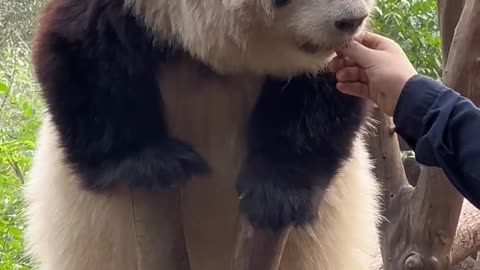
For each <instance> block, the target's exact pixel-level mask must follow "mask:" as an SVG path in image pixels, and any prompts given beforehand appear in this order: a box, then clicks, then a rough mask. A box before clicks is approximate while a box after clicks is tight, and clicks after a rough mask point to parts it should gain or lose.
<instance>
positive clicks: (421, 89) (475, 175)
mask: <svg viewBox="0 0 480 270" xmlns="http://www.w3.org/2000/svg"><path fill="white" fill-rule="evenodd" d="M393 120H394V123H395V125H396V132H397V133H398V134H399V135H400V136H401V137H402V138H403V139H404V140H405V141H406V142H407V143H408V144H409V145H410V147H411V148H412V149H413V150H414V151H415V156H416V159H417V161H418V162H419V163H421V164H424V165H427V166H435V167H440V168H442V169H443V171H444V172H445V174H446V175H447V177H448V178H449V180H450V181H451V182H452V184H453V185H454V186H455V187H456V188H457V189H458V191H459V192H461V193H462V194H463V196H464V197H465V198H467V199H468V200H469V201H470V202H471V203H472V204H474V205H475V206H476V207H478V208H480V140H479V137H480V109H479V108H478V107H476V106H475V105H474V104H473V103H472V102H471V101H470V100H468V99H467V98H465V97H462V96H461V95H460V94H458V93H457V92H455V91H453V90H452V89H450V88H448V87H446V86H444V85H442V84H441V83H439V82H437V81H434V80H433V79H430V78H428V77H425V76H420V75H415V76H413V77H412V78H411V79H409V80H408V81H407V82H406V84H405V87H404V88H403V91H402V92H401V94H400V97H399V99H398V102H397V105H396V107H395V111H394V114H393Z"/></svg>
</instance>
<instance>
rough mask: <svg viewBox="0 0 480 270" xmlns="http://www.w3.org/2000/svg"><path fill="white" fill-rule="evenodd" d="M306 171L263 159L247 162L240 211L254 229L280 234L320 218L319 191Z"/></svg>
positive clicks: (239, 184)
mask: <svg viewBox="0 0 480 270" xmlns="http://www.w3.org/2000/svg"><path fill="white" fill-rule="evenodd" d="M308 177H310V176H307V175H306V174H305V172H304V171H302V170H301V169H299V168H298V167H295V166H288V164H287V165H285V164H283V165H282V166H280V165H278V164H275V163H274V162H271V161H268V160H266V159H262V158H256V159H251V160H249V161H247V164H246V166H245V167H244V169H243V170H242V173H241V175H240V178H239V180H238V182H237V192H238V195H239V198H240V209H241V211H242V213H243V214H245V215H246V217H247V218H248V220H249V221H250V222H251V223H252V225H253V226H255V227H257V228H261V229H263V230H267V231H274V232H278V231H281V230H283V229H285V228H286V227H288V226H295V227H297V226H300V227H302V226H304V225H307V224H310V223H312V222H314V221H315V219H316V218H317V205H318V204H317V200H315V199H314V198H315V196H314V195H315V194H318V193H317V192H319V190H318V189H317V188H316V187H314V186H313V185H311V184H309V183H311V181H310V180H309V179H307V178H308Z"/></svg>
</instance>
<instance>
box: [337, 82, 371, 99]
mask: <svg viewBox="0 0 480 270" xmlns="http://www.w3.org/2000/svg"><path fill="white" fill-rule="evenodd" d="M337 89H338V90H339V91H340V92H342V93H344V94H347V95H351V96H357V97H361V98H365V99H369V98H370V96H369V92H368V85H367V84H364V83H360V82H338V83H337Z"/></svg>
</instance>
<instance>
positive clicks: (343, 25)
mask: <svg viewBox="0 0 480 270" xmlns="http://www.w3.org/2000/svg"><path fill="white" fill-rule="evenodd" d="M366 18H367V16H362V17H355V18H345V19H341V20H338V21H335V27H336V28H337V29H338V30H340V31H342V32H347V33H353V32H355V31H356V30H357V29H358V28H359V27H360V25H362V23H363V21H364V20H365V19H366Z"/></svg>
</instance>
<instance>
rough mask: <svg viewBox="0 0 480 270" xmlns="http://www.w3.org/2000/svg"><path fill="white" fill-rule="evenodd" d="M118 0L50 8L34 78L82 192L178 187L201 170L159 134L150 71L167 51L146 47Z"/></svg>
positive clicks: (71, 0)
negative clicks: (119, 187) (123, 186)
mask: <svg viewBox="0 0 480 270" xmlns="http://www.w3.org/2000/svg"><path fill="white" fill-rule="evenodd" d="M122 2H123V1H111V0H91V1H77V0H57V1H54V2H53V3H51V4H50V6H48V7H47V11H46V15H45V16H44V17H43V21H42V22H41V25H42V28H41V29H40V31H39V35H38V38H39V40H38V42H37V46H36V48H35V55H34V61H35V67H36V71H37V74H38V78H39V81H40V83H41V85H42V89H43V94H44V97H45V100H46V102H47V105H48V109H49V111H50V113H51V114H52V115H53V121H54V123H55V125H56V126H57V128H58V129H59V132H60V136H61V140H60V141H61V143H62V146H63V147H64V148H65V150H66V151H65V152H66V155H67V157H66V159H67V161H68V162H69V163H70V164H72V165H73V166H74V167H75V170H76V171H77V172H78V173H79V174H80V175H81V176H82V179H83V181H84V183H83V184H85V186H86V187H88V188H91V189H95V190H101V189H104V188H107V187H110V186H112V185H114V184H115V183H127V184H129V185H133V186H142V187H161V188H165V187H170V186H175V185H179V184H181V183H183V182H185V181H187V180H188V179H190V177H191V175H192V174H194V173H205V172H207V171H208V166H207V164H206V162H205V161H204V160H203V159H202V158H201V157H200V156H199V155H198V154H197V153H196V152H195V151H194V150H193V149H192V148H191V147H190V146H189V145H187V144H186V143H184V142H181V141H179V140H177V139H174V138H171V137H170V136H169V134H168V132H167V126H166V121H165V119H164V116H163V115H164V114H163V105H162V104H161V102H160V101H161V97H160V92H159V89H158V85H157V83H156V71H157V70H158V66H159V65H160V64H161V63H164V62H166V61H168V59H169V58H171V57H174V55H175V52H174V51H172V50H171V49H169V48H167V47H164V46H160V45H161V44H154V42H153V39H152V37H151V36H150V35H149V34H148V32H147V31H146V30H145V28H144V27H143V26H142V25H140V24H139V23H138V22H137V21H136V20H135V18H134V17H133V16H131V15H129V14H127V13H124V12H123V11H122Z"/></svg>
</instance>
